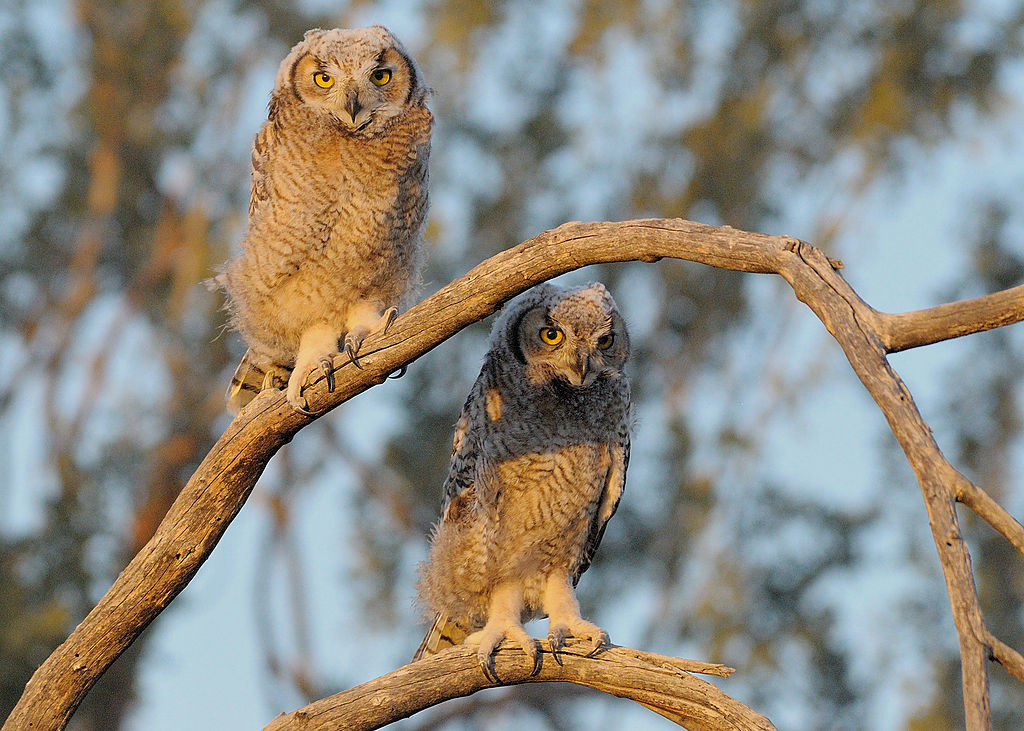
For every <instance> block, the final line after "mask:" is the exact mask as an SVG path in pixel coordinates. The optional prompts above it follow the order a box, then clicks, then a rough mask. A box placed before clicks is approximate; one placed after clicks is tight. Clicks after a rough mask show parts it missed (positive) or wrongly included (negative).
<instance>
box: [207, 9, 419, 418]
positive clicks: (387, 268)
mask: <svg viewBox="0 0 1024 731" xmlns="http://www.w3.org/2000/svg"><path fill="white" fill-rule="evenodd" d="M428 91H429V90H428V88H427V87H426V85H425V83H424V81H423V78H422V75H421V74H420V71H419V69H418V67H417V66H416V63H415V61H413V59H412V57H411V56H410V55H409V54H408V53H407V52H406V51H405V49H404V48H403V47H402V44H401V43H399V41H398V39H396V38H395V37H394V36H393V35H392V34H391V32H390V31H388V30H387V28H384V27H382V26H379V25H378V26H372V27H370V28H357V29H353V30H347V29H334V30H327V31H325V30H319V29H317V30H310V31H307V32H306V34H305V37H304V38H303V40H302V42H300V43H299V44H297V45H296V46H295V47H294V48H292V50H291V52H290V53H289V54H288V56H287V57H286V58H285V59H284V61H282V62H281V66H280V68H279V69H278V72H277V78H276V81H275V84H274V91H273V93H272V94H271V98H270V104H269V107H268V109H269V112H268V115H267V121H266V123H265V124H264V125H263V128H262V129H261V130H260V131H259V134H257V135H256V140H255V142H254V143H253V150H252V191H251V197H250V202H249V225H248V230H247V232H246V234H245V237H244V238H243V240H242V247H241V253H240V254H239V255H238V256H237V257H235V258H234V259H232V260H230V261H229V262H227V264H226V265H225V266H224V269H223V271H222V273H221V274H220V275H218V276H217V277H216V280H215V281H216V282H217V284H219V285H220V286H222V287H223V288H224V289H225V291H226V292H227V294H228V297H229V302H228V309H229V312H230V314H231V324H232V326H233V327H235V328H236V329H237V330H238V331H239V332H241V333H242V336H243V337H244V338H245V341H246V343H247V344H248V346H249V350H248V352H247V353H246V354H245V357H244V358H243V359H242V363H241V364H240V365H239V367H238V370H237V371H236V373H235V378H234V380H233V383H232V387H231V389H230V390H229V393H228V406H229V408H230V409H232V410H234V411H237V410H238V409H239V408H241V407H242V406H244V405H245V403H247V402H248V401H250V400H251V399H252V398H253V396H254V395H255V393H258V392H259V391H260V390H261V389H262V388H267V387H270V386H272V385H276V383H275V382H276V381H278V380H282V379H283V377H284V375H286V374H287V373H288V372H289V371H291V375H290V376H289V377H288V383H287V398H288V402H289V403H290V404H291V405H292V406H293V407H294V408H295V409H297V410H299V411H302V412H304V413H308V412H307V408H308V407H307V404H306V401H305V399H304V398H303V396H302V393H301V392H302V387H303V386H304V385H305V382H306V378H307V376H308V375H309V372H310V370H311V369H312V368H314V367H319V368H320V369H322V370H323V372H324V374H325V376H326V378H327V382H328V386H329V388H331V389H333V387H334V376H333V358H334V356H335V355H337V353H338V351H339V347H340V345H341V343H342V339H344V341H343V342H344V350H345V352H346V353H347V354H348V355H349V357H350V358H351V359H352V360H353V361H354V362H356V364H357V365H358V361H356V356H357V353H358V350H359V346H360V344H361V343H362V341H363V339H364V338H365V337H366V336H367V335H368V334H370V333H374V332H378V331H380V330H383V329H385V328H386V327H387V326H388V325H389V324H390V323H391V321H392V320H393V319H394V317H395V315H396V314H397V308H398V307H401V306H404V304H405V300H406V298H407V297H408V296H409V295H410V293H411V289H412V288H413V286H414V283H415V281H416V279H417V277H418V270H419V259H420V247H421V241H422V236H423V222H424V218H425V216H426V212H427V161H428V157H429V154H430V131H431V126H432V123H433V118H432V117H431V114H430V111H429V110H428V109H427V107H426V99H427V95H428Z"/></svg>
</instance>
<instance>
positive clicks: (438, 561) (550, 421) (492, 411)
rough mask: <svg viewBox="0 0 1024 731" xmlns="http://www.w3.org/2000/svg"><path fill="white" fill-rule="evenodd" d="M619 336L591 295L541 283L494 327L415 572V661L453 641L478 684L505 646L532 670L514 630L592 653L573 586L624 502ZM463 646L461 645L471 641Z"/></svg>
mask: <svg viewBox="0 0 1024 731" xmlns="http://www.w3.org/2000/svg"><path fill="white" fill-rule="evenodd" d="M628 358H629V336H628V334H627V332H626V326H625V323H624V322H623V319H622V317H621V315H620V314H619V311H618V309H617V308H616V306H615V302H614V301H613V300H612V297H611V295H610V294H608V291H607V290H606V289H605V288H604V286H603V285H601V284H599V283H598V284H590V285H587V286H585V287H580V288H576V289H570V290H564V289H560V288H558V287H555V286H553V285H550V284H544V285H541V286H538V287H536V288H534V289H533V290H531V291H529V292H527V293H526V294H524V295H523V296H521V297H520V298H518V299H517V300H515V301H514V302H513V303H511V304H510V305H509V306H508V307H506V309H505V311H504V312H503V313H502V314H501V316H500V317H499V318H498V320H497V322H496V323H495V325H494V329H493V331H492V333H491V346H490V350H489V352H488V353H487V355H486V357H485V358H484V364H483V367H482V368H481V370H480V375H479V377H478V378H477V380H476V383H475V384H474V385H473V389H472V391H471V392H470V394H469V398H468V399H467V400H466V404H465V406H464V407H463V409H462V415H461V416H460V418H459V421H458V425H457V426H456V430H455V441H454V449H453V453H452V459H451V468H450V471H449V474H448V478H447V480H446V481H445V484H444V509H443V514H442V517H441V520H440V522H439V523H438V524H437V525H436V527H435V529H434V533H433V540H432V545H431V550H430V556H429V558H428V560H427V561H425V562H424V563H423V564H421V565H420V580H419V584H418V589H419V602H420V603H421V604H422V605H423V607H424V608H425V609H426V610H427V612H428V613H429V614H430V615H431V616H433V617H434V624H433V626H432V627H431V628H430V630H429V631H428V633H427V636H426V637H425V638H424V640H423V643H422V644H421V645H420V648H419V650H417V652H416V656H415V658H420V657H422V656H424V655H432V654H435V653H436V652H438V651H440V650H441V649H444V648H445V647H449V646H451V645H454V644H458V643H460V642H466V643H469V644H471V645H475V646H477V648H478V657H479V659H480V663H481V666H482V667H483V668H484V671H485V672H487V673H488V674H489V675H491V674H493V652H494V650H495V649H496V648H497V647H498V645H499V644H500V642H501V641H502V639H503V638H508V639H510V640H512V641H514V642H516V643H517V644H519V645H520V646H521V647H522V648H523V649H524V650H525V651H526V652H527V654H529V655H530V656H531V657H532V658H533V659H534V662H535V663H536V662H537V658H538V656H537V649H536V643H535V642H534V641H533V639H532V638H531V637H530V636H529V635H528V634H527V632H526V631H525V630H524V629H523V625H522V623H523V622H525V621H528V620H529V619H531V618H534V617H541V616H544V615H545V614H546V615H547V616H548V618H549V632H548V637H549V639H550V640H551V642H552V644H553V645H554V646H555V647H556V648H560V647H561V646H562V645H563V643H564V641H565V638H566V637H569V636H573V637H578V638H583V639H585V640H588V641H589V642H591V643H592V648H591V649H592V650H596V649H597V648H599V647H600V646H601V644H602V643H605V642H607V641H608V636H607V635H606V634H605V632H604V631H603V630H602V629H601V628H600V627H598V626H596V625H594V624H592V623H591V622H588V621H586V620H584V619H582V618H581V617H580V614H579V605H578V604H577V601H576V595H575V591H574V587H575V586H576V583H577V581H579V578H580V575H581V574H582V573H583V572H584V571H586V570H587V568H588V567H589V566H590V562H591V560H592V559H593V556H594V552H595V551H596V550H597V546H598V544H599V543H600V542H601V537H602V535H603V534H604V529H605V524H606V523H607V522H608V519H609V518H611V516H612V514H613V513H614V512H615V509H616V507H617V506H618V504H619V498H620V497H621V496H622V491H623V487H624V485H625V479H626V466H627V464H628V462H629V428H630V423H631V406H630V395H629V382H628V380H627V378H626V375H625V373H624V372H623V367H624V366H625V364H626V361H627V359H628ZM467 635H468V636H467Z"/></svg>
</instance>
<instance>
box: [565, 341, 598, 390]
mask: <svg viewBox="0 0 1024 731" xmlns="http://www.w3.org/2000/svg"><path fill="white" fill-rule="evenodd" d="M592 355H593V353H592V352H591V351H590V349H589V348H587V347H585V346H583V347H580V348H579V350H577V351H576V363H575V364H574V365H573V367H572V368H571V369H569V384H570V385H572V386H575V387H576V388H587V387H588V386H589V385H590V384H592V383H593V382H594V381H595V380H597V375H598V373H597V371H596V370H594V367H593V363H591V362H590V358H591V356H592Z"/></svg>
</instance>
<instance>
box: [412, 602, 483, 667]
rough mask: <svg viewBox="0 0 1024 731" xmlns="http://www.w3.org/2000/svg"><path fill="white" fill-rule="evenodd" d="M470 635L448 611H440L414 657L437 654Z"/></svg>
mask: <svg viewBox="0 0 1024 731" xmlns="http://www.w3.org/2000/svg"><path fill="white" fill-rule="evenodd" d="M468 636H469V633H468V632H467V631H466V630H464V629H463V628H462V627H460V626H459V625H457V624H456V623H455V622H453V621H452V620H451V618H450V617H449V616H448V612H440V613H438V615H437V616H436V617H434V623H433V624H432V625H430V629H428V630H427V636H426V637H424V638H423V642H421V643H420V646H419V649H417V650H416V654H415V655H413V656H412V659H413V660H414V661H415V660H419V659H420V658H423V657H429V656H431V655H436V654H437V653H439V652H441V650H446V649H448V648H449V647H455V645H459V644H462V641H463V640H465V639H466V637H468Z"/></svg>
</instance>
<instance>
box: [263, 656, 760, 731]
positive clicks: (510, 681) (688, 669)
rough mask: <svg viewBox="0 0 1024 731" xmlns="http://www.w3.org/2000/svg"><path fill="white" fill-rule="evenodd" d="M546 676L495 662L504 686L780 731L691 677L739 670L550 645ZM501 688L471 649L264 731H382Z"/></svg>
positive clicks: (713, 725) (708, 723) (501, 659)
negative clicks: (580, 691)
mask: <svg viewBox="0 0 1024 731" xmlns="http://www.w3.org/2000/svg"><path fill="white" fill-rule="evenodd" d="M541 647H542V653H541V663H540V669H539V670H538V671H537V673H536V674H532V670H533V668H532V667H531V663H530V662H529V660H527V658H526V655H525V653H524V652H523V651H522V650H521V649H520V648H519V647H511V646H509V643H506V646H505V647H503V648H502V649H501V650H499V651H498V652H497V653H496V655H495V669H496V670H497V674H498V677H499V678H500V679H501V681H502V685H515V684H518V683H530V682H542V681H558V680H561V681H567V682H570V683H576V684H578V685H585V686H588V687H590V688H594V689H596V690H600V691H603V692H605V693H611V694H613V695H616V696H619V697H620V698H630V699H632V700H634V701H636V702H637V703H640V704H642V705H645V706H647V707H648V708H650V709H651V710H653V711H655V712H656V713H660V714H661V715H663V716H665V717H666V718H668V719H670V720H672V721H674V722H676V723H677V724H679V725H680V726H684V727H685V728H688V729H691V730H692V731H697V730H704V729H707V730H708V731H711V730H716V731H718V730H722V729H774V728H775V727H774V726H773V725H772V724H771V722H770V721H769V720H768V719H766V718H765V717H763V716H761V715H759V714H757V713H754V712H753V711H752V710H750V709H749V708H747V707H746V706H745V705H743V704H742V703H740V702H739V701H736V700H734V699H732V698H730V697H729V696H728V695H726V694H725V693H723V692H722V691H720V690H719V689H718V688H716V687H715V686H714V685H711V684H710V683H708V682H706V681H704V680H700V679H699V678H695V677H694V676H692V675H690V673H695V672H696V673H711V674H714V675H720V676H722V677H727V676H728V675H729V674H730V673H732V672H733V671H732V668H727V667H725V666H722V665H712V664H709V663H701V662H696V661H693V660H682V659H680V658H674V657H666V656H664V655H654V654H650V653H645V652H641V651H639V650H633V649H630V648H628V647H612V648H609V649H608V650H605V651H603V652H601V653H600V654H598V655H596V656H595V657H586V656H585V655H584V654H583V653H584V652H585V648H583V649H580V650H576V649H574V648H573V647H568V648H566V649H565V650H564V651H563V652H561V653H559V660H560V662H556V660H555V658H554V657H553V656H552V655H551V648H550V645H549V644H548V643H547V642H546V641H542V642H541ZM492 687H495V684H494V683H492V682H490V681H489V680H487V678H486V677H485V675H484V674H483V672H482V671H481V670H480V665H479V664H478V661H477V657H476V652H475V650H472V649H470V648H467V647H465V646H459V647H453V648H450V649H448V650H446V651H444V652H442V653H440V654H439V655H435V656H433V657H429V658H425V659H423V660H420V661H417V662H414V663H411V664H409V665H405V666H404V667H400V668H398V669H397V670H394V671H392V672H390V673H388V674H387V675H383V676H381V677H379V678H377V679H375V680H371V681H369V682H367V683H363V684H362V685H359V686H356V687H355V688H352V689H351V690H347V691H345V692H343V693H338V694H336V695H332V696H330V697H328V698H324V699H322V700H319V701H316V702H314V703H311V704H309V705H308V706H305V707H303V708H300V709H298V710H297V711H292V712H291V713H288V714H282V715H280V716H278V717H277V718H276V719H274V720H273V721H272V722H271V723H269V724H268V725H267V726H266V727H265V729H264V731H285V729H288V730H294V731H299V730H301V731H314V730H315V729H324V730H326V729H337V728H344V729H351V730H352V731H356V730H362V729H375V728H380V727H381V726H384V725H387V724H389V723H392V722H394V721H397V720H399V719H402V718H406V717H408V716H411V715H412V714H414V713H417V712H418V711H422V710H423V709H425V708H429V707H431V706H433V705H436V704H438V703H441V702H443V701H446V700H449V699H451V698H459V697H462V696H466V695H470V694H471V693H475V692H477V691H478V690H482V689H484V688H492Z"/></svg>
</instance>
